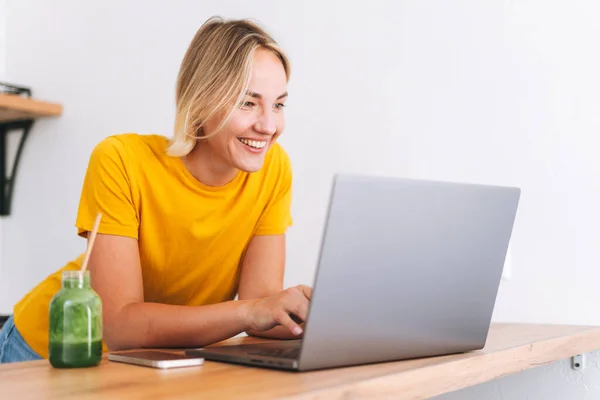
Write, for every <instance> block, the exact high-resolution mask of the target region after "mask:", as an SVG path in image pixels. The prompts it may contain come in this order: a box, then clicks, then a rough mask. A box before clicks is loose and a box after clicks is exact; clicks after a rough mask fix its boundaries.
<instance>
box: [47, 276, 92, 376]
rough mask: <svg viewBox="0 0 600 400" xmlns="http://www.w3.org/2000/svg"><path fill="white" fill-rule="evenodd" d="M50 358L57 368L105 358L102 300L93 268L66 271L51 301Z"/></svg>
mask: <svg viewBox="0 0 600 400" xmlns="http://www.w3.org/2000/svg"><path fill="white" fill-rule="evenodd" d="M49 313H50V315H49V319H50V331H49V345H48V350H49V361H50V364H52V366H53V367H55V368H80V367H90V366H94V365H98V363H99V362H100V360H101V358H102V301H101V300H100V296H98V294H97V293H96V292H95V291H94V290H93V289H92V288H91V286H90V276H89V271H85V272H81V271H64V272H63V284H62V288H61V290H59V291H58V292H57V293H56V294H55V295H54V297H53V298H52V300H51V302H50V308H49Z"/></svg>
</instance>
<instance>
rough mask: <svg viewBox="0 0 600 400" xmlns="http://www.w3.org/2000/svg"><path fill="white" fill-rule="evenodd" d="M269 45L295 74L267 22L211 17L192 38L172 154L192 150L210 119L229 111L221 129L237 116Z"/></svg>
mask: <svg viewBox="0 0 600 400" xmlns="http://www.w3.org/2000/svg"><path fill="white" fill-rule="evenodd" d="M258 48H264V49H267V50H270V51H272V52H273V53H274V54H275V55H276V56H278V57H279V59H280V60H281V63H282V64H283V68H284V70H285V74H286V77H287V78H288V79H289V76H290V67H289V62H288V59H287V57H286V55H285V53H284V52H283V50H282V49H281V48H280V47H279V45H278V44H277V43H276V42H275V40H274V39H273V38H272V37H271V36H269V34H268V33H266V32H265V31H264V30H263V29H262V28H261V27H259V26H258V25H257V24H256V23H254V22H252V21H251V20H247V19H243V20H229V21H226V20H224V19H223V18H221V17H212V18H210V19H208V20H207V21H206V22H205V23H204V24H203V25H202V26H201V27H200V29H199V30H198V32H196V35H195V36H194V38H193V39H192V42H191V43H190V45H189V47H188V49H187V51H186V53H185V56H184V58H183V61H182V62H181V66H180V69H179V75H178V77H177V88H176V102H175V104H176V112H175V131H174V135H173V139H172V140H171V143H170V145H169V148H168V149H167V152H168V154H169V155H171V156H178V157H182V156H185V155H187V154H189V153H190V152H191V151H192V149H193V148H194V146H195V145H196V142H197V141H198V140H202V139H207V138H208V136H207V135H204V133H203V126H204V124H205V122H206V121H207V120H208V119H210V118H211V117H213V116H215V115H221V114H223V115H225V118H224V119H223V120H222V122H221V123H220V125H219V127H218V128H217V129H216V130H215V132H213V133H211V135H210V136H214V135H216V134H217V133H218V132H219V130H220V129H221V128H222V127H223V126H224V125H225V124H226V123H227V121H228V120H229V119H230V118H231V115H232V114H233V112H234V111H235V108H236V107H237V106H238V104H239V103H240V102H241V101H242V99H243V97H244V95H245V94H246V91H247V90H248V86H249V84H250V77H251V74H252V62H253V59H254V53H255V51H256V49H258Z"/></svg>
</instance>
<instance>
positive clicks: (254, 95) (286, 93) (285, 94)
mask: <svg viewBox="0 0 600 400" xmlns="http://www.w3.org/2000/svg"><path fill="white" fill-rule="evenodd" d="M246 95H248V96H250V97H254V98H255V99H262V94H260V93H256V92H251V91H247V92H246ZM287 95H288V92H285V93H283V94H280V95H279V97H277V100H279V99H283V98H284V97H287Z"/></svg>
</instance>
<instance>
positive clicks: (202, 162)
mask: <svg viewBox="0 0 600 400" xmlns="http://www.w3.org/2000/svg"><path fill="white" fill-rule="evenodd" d="M183 164H184V165H185V167H186V168H187V169H188V171H189V172H190V173H191V174H192V175H193V176H194V178H196V179H197V180H198V181H200V183H202V184H204V185H206V186H224V185H226V184H228V183H229V182H231V181H232V180H233V179H234V178H235V177H236V175H237V173H238V170H237V169H236V168H234V167H232V166H231V165H229V164H228V163H227V162H225V161H224V160H223V159H222V158H220V157H218V156H215V154H214V153H213V152H211V151H210V150H209V149H208V146H206V143H204V142H201V141H199V142H197V143H196V146H195V147H194V149H193V150H192V151H191V152H190V154H188V155H187V156H185V157H183Z"/></svg>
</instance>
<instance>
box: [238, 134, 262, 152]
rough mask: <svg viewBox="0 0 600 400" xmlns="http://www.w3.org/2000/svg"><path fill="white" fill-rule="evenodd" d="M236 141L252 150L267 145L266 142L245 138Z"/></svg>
mask: <svg viewBox="0 0 600 400" xmlns="http://www.w3.org/2000/svg"><path fill="white" fill-rule="evenodd" d="M237 140H239V141H240V142H242V143H243V144H245V145H246V146H248V147H251V148H253V149H258V150H260V149H262V148H264V147H265V146H266V145H267V141H266V140H252V139H246V138H242V137H239V138H237Z"/></svg>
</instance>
